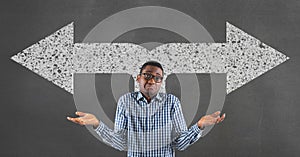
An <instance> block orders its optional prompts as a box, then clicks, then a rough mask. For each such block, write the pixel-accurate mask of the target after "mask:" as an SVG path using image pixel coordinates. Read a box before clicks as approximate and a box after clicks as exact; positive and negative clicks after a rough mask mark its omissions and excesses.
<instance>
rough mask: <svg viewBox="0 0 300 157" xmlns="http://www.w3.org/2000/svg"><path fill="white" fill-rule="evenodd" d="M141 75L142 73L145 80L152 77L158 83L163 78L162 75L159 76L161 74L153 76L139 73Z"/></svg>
mask: <svg viewBox="0 0 300 157" xmlns="http://www.w3.org/2000/svg"><path fill="white" fill-rule="evenodd" d="M141 75H143V76H144V78H145V80H147V81H149V80H151V79H152V78H153V79H154V81H155V82H156V83H160V82H161V81H162V79H163V77H161V76H154V75H152V74H149V73H141Z"/></svg>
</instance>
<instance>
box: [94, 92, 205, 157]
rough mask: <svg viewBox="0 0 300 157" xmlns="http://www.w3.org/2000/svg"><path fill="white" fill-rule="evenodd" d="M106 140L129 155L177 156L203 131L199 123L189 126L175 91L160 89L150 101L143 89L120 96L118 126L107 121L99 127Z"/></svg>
mask: <svg viewBox="0 0 300 157" xmlns="http://www.w3.org/2000/svg"><path fill="white" fill-rule="evenodd" d="M95 131H96V133H97V134H98V135H99V136H100V137H101V138H102V139H103V141H104V142H105V143H106V144H108V145H110V146H112V147H113V148H115V149H118V150H121V151H127V155H128V156H129V157H141V156H142V157H161V156H164V157H174V156H175V150H174V149H178V150H184V149H186V148H187V147H188V146H190V145H191V144H193V143H195V142H196V141H197V140H198V139H199V138H200V137H201V134H202V131H203V130H200V129H199V127H198V126H197V124H194V125H192V126H191V127H190V129H188V128H187V126H186V122H185V120H184V117H183V114H182V109H181V105H180V101H179V99H178V98H177V97H175V96H174V95H172V94H165V93H158V94H157V95H156V97H154V98H153V99H152V100H151V102H150V103H148V102H147V100H146V99H145V98H144V97H143V96H142V94H141V93H140V92H133V93H128V94H125V95H123V96H122V97H120V99H119V101H118V106H117V110H116V117H115V124H114V130H112V129H110V128H109V127H107V126H106V125H105V124H104V123H103V122H100V125H99V126H98V127H97V128H96V129H95Z"/></svg>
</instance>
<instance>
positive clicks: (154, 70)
mask: <svg viewBox="0 0 300 157" xmlns="http://www.w3.org/2000/svg"><path fill="white" fill-rule="evenodd" d="M163 73H164V70H163V68H162V66H161V64H160V63H158V62H156V61H148V62H146V63H144V64H143V66H142V67H141V68H140V74H138V76H137V82H138V83H139V87H140V91H141V92H142V93H143V95H144V96H145V97H146V98H147V99H151V98H153V97H154V96H155V95H156V94H157V93H158V92H159V89H160V87H161V84H162V79H163Z"/></svg>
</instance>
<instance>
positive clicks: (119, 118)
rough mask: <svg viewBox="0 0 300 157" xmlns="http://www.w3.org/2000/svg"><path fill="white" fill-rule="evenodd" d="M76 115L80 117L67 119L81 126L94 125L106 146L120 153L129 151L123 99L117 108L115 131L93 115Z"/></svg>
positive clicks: (79, 113) (81, 113) (78, 113)
mask: <svg viewBox="0 0 300 157" xmlns="http://www.w3.org/2000/svg"><path fill="white" fill-rule="evenodd" d="M76 115H78V116H80V117H77V118H71V117H67V119H68V120H70V121H72V122H74V123H77V124H80V125H92V126H93V128H94V129H95V131H96V133H97V134H98V135H99V136H100V137H101V138H102V139H103V141H104V142H105V143H106V144H108V145H110V146H112V147H113V148H115V149H118V150H120V151H126V150H127V117H126V115H125V107H124V103H123V102H122V101H121V99H120V100H119V102H118V106H117V111H116V117H115V126H114V130H112V129H110V128H109V127H108V126H106V125H105V124H104V123H103V122H100V121H99V120H98V119H97V118H96V117H95V116H94V115H93V114H90V113H84V112H76Z"/></svg>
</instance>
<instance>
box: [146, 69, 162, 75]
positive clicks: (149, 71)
mask: <svg viewBox="0 0 300 157" xmlns="http://www.w3.org/2000/svg"><path fill="white" fill-rule="evenodd" d="M145 72H146V73H151V72H153V71H151V70H148V71H145ZM156 74H158V75H160V76H161V74H160V73H156Z"/></svg>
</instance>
